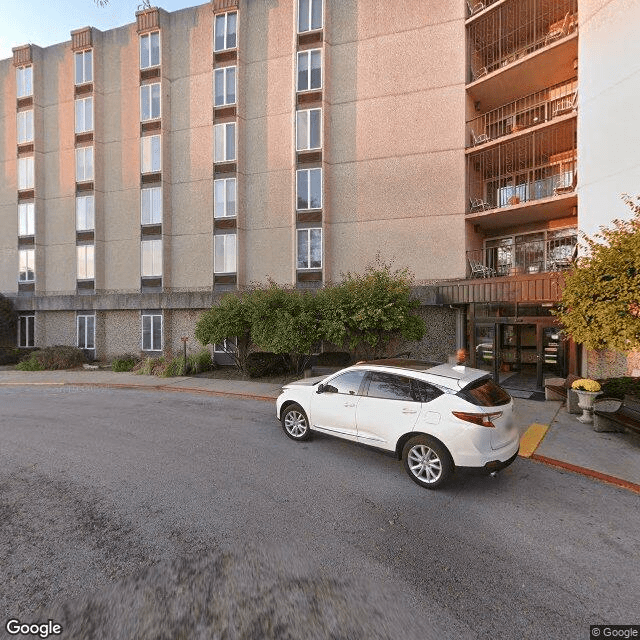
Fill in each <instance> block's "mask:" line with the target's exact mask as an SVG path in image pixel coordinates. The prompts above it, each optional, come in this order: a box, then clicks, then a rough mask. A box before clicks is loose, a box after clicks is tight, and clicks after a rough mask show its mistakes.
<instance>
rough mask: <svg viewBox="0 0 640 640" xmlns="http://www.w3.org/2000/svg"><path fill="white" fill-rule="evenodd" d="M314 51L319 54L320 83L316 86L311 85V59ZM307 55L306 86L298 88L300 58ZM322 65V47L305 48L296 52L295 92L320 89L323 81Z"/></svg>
mask: <svg viewBox="0 0 640 640" xmlns="http://www.w3.org/2000/svg"><path fill="white" fill-rule="evenodd" d="M314 53H319V54H320V84H319V85H318V86H317V87H313V86H311V84H312V83H311V60H312V57H313V54H314ZM304 56H307V58H308V60H307V86H306V87H304V88H302V89H301V88H300V58H301V57H304ZM322 67H323V59H322V49H320V48H316V49H305V50H304V51H298V52H297V58H296V93H305V92H307V91H320V90H321V89H322V84H323V81H324V77H323V76H324V74H323V72H322Z"/></svg>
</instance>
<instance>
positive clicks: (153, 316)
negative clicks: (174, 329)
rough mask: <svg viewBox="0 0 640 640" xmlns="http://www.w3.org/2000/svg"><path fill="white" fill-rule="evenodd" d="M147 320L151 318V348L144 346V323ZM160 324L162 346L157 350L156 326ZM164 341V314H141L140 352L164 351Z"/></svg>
mask: <svg viewBox="0 0 640 640" xmlns="http://www.w3.org/2000/svg"><path fill="white" fill-rule="evenodd" d="M145 318H149V319H150V320H149V322H150V326H149V338H150V341H151V344H150V345H149V347H145V344H144V321H145ZM158 321H159V322H160V345H159V348H157V349H155V348H154V347H155V346H156V345H155V344H154V339H153V336H154V333H155V332H154V329H155V324H156V322H158ZM163 341H164V319H163V317H162V313H141V314H140V350H141V351H152V352H156V353H157V352H159V351H162V345H163Z"/></svg>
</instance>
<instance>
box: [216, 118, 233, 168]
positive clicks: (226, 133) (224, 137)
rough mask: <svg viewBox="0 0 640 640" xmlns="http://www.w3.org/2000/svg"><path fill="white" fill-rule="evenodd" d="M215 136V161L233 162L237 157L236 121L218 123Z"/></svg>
mask: <svg viewBox="0 0 640 640" xmlns="http://www.w3.org/2000/svg"><path fill="white" fill-rule="evenodd" d="M214 138H215V142H214V146H215V150H214V162H233V161H234V160H235V159H236V123H235V122H225V123H223V124H217V125H216V126H215V132H214Z"/></svg>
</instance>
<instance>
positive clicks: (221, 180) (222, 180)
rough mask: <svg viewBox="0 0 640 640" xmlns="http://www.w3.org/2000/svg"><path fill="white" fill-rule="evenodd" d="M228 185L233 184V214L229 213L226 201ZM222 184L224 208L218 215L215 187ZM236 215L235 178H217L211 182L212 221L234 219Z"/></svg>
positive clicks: (236, 189)
mask: <svg viewBox="0 0 640 640" xmlns="http://www.w3.org/2000/svg"><path fill="white" fill-rule="evenodd" d="M228 183H231V184H233V195H234V199H233V213H229V199H228V197H227V196H228V186H227V185H228ZM220 184H223V185H224V187H223V189H224V202H223V207H224V212H223V213H219V212H218V208H217V204H218V199H217V197H216V189H217V186H218V185H220ZM237 215H238V181H237V179H236V178H217V179H215V180H214V181H213V217H214V219H216V220H217V219H221V218H235V217H236V216H237Z"/></svg>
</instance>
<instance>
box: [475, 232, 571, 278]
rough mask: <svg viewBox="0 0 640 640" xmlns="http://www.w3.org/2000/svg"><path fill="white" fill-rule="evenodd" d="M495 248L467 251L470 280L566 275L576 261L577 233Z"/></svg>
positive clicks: (506, 243)
mask: <svg viewBox="0 0 640 640" xmlns="http://www.w3.org/2000/svg"><path fill="white" fill-rule="evenodd" d="M494 244H495V245H496V246H491V247H489V246H487V247H485V248H484V249H476V250H474V251H467V261H468V263H469V277H471V278H496V277H504V276H514V275H520V274H527V273H542V272H548V271H563V270H565V269H568V268H569V267H570V266H571V265H572V263H573V261H574V260H575V258H576V250H577V245H578V235H577V233H567V234H566V235H563V236H561V237H556V238H553V239H547V240H533V241H529V242H518V240H517V239H516V240H513V239H509V240H502V241H494Z"/></svg>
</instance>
